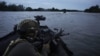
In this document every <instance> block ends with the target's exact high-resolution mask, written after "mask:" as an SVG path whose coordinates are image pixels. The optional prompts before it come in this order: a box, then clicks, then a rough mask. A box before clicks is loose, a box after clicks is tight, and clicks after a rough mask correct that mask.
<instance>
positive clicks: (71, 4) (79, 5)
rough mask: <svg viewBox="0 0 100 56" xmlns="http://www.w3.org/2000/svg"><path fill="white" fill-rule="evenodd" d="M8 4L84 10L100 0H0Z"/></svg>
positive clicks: (99, 3) (98, 3)
mask: <svg viewBox="0 0 100 56" xmlns="http://www.w3.org/2000/svg"><path fill="white" fill-rule="evenodd" d="M0 1H6V2H7V3H8V4H9V3H11V4H17V5H18V4H22V5H24V6H25V7H28V6H29V7H32V8H38V7H42V8H52V7H55V8H59V9H63V8H65V9H78V10H84V9H86V8H88V7H90V6H93V5H100V0H0Z"/></svg>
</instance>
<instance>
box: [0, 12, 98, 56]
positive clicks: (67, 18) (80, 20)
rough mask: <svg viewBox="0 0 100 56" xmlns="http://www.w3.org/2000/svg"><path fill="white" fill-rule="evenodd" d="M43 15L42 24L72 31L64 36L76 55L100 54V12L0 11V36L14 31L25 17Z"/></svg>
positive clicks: (93, 55) (92, 55) (67, 31)
mask: <svg viewBox="0 0 100 56" xmlns="http://www.w3.org/2000/svg"><path fill="white" fill-rule="evenodd" d="M36 15H43V16H45V17H46V18H47V19H46V21H44V22H43V21H42V22H41V23H42V25H48V26H49V27H50V28H51V29H53V28H58V29H60V28H62V29H63V30H64V31H65V32H64V33H70V35H68V36H64V37H62V39H63V40H64V41H65V43H66V44H67V46H68V47H69V49H70V50H71V51H72V52H73V53H74V56H100V14H99V13H84V12H67V13H65V14H64V13H62V12H0V37H2V36H4V35H6V34H8V33H9V32H11V31H13V27H14V25H15V24H18V23H19V22H20V21H21V20H24V19H34V16H36Z"/></svg>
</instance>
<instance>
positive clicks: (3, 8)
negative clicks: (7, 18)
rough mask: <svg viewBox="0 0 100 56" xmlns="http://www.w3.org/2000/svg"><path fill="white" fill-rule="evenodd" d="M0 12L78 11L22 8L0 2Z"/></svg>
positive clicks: (21, 6)
mask: <svg viewBox="0 0 100 56" xmlns="http://www.w3.org/2000/svg"><path fill="white" fill-rule="evenodd" d="M0 11H63V12H64V13H65V12H66V11H78V10H67V9H57V8H54V7H52V8H49V9H44V8H35V9H33V8H31V7H24V6H23V5H16V4H9V5H7V3H6V2H5V1H1V2H0Z"/></svg>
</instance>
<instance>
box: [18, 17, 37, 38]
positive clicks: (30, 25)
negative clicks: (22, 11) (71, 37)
mask: <svg viewBox="0 0 100 56" xmlns="http://www.w3.org/2000/svg"><path fill="white" fill-rule="evenodd" d="M17 29H18V30H19V34H20V35H21V36H22V37H23V38H25V37H35V36H36V34H37V32H38V29H39V25H38V23H37V22H36V21H34V20H32V19H25V20H23V21H21V22H20V23H19V24H18V27H17Z"/></svg>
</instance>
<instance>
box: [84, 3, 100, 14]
mask: <svg viewBox="0 0 100 56" xmlns="http://www.w3.org/2000/svg"><path fill="white" fill-rule="evenodd" d="M85 12H94V13H100V7H99V5H95V6H91V7H90V8H88V9H85Z"/></svg>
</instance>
